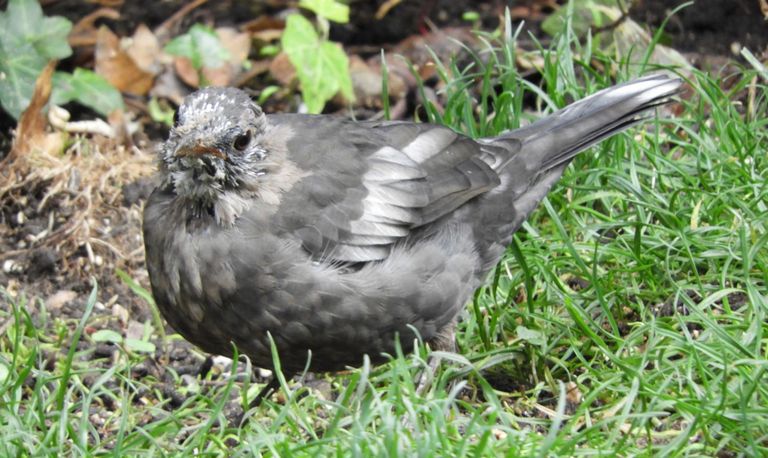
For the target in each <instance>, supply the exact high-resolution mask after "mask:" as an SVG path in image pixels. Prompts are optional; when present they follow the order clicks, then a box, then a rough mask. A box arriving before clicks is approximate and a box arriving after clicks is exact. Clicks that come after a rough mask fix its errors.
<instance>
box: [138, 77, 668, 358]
mask: <svg viewBox="0 0 768 458" xmlns="http://www.w3.org/2000/svg"><path fill="white" fill-rule="evenodd" d="M680 84H681V81H680V80H679V79H677V78H671V77H668V76H664V75H660V74H656V75H650V76H646V77H642V78H639V79H636V80H634V81H631V82H628V83H625V84H621V85H618V86H614V87H611V88H609V89H605V90H603V91H600V92H597V93H596V94H594V95H592V96H589V97H587V98H584V99H582V100H580V101H578V102H576V103H573V104H572V105H570V106H568V107H566V108H564V109H562V110H560V111H557V112H555V113H553V114H551V115H550V116H547V117H545V118H543V119H541V120H539V121H537V122H534V123H532V124H530V125H528V126H526V127H523V128H521V129H517V130H513V131H509V132H506V133H503V134H501V135H499V136H497V137H490V138H480V139H472V138H469V137H467V136H465V135H462V134H461V133H457V132H455V131H453V130H451V129H449V128H447V127H443V126H440V125H434V124H426V123H423V124H419V123H414V122H401V121H368V122H354V121H351V120H347V119H343V118H340V117H333V116H328V115H317V116H313V115H303V114H276V115H265V114H264V113H263V112H262V110H261V108H260V107H259V106H258V105H257V104H256V103H254V102H253V101H252V100H251V98H250V97H249V96H248V95H247V94H246V93H245V92H243V91H241V90H238V89H234V88H206V89H202V90H200V91H197V92H195V93H193V94H191V95H189V96H188V97H187V98H186V99H184V102H183V103H182V104H181V106H180V107H179V109H178V111H177V113H176V119H175V125H174V126H173V128H172V129H171V131H170V136H169V138H168V140H167V141H166V142H165V143H164V144H163V146H162V147H161V149H160V180H161V181H160V185H159V186H158V187H157V189H155V191H154V192H153V193H152V195H151V196H150V197H149V199H148V201H147V203H146V206H145V208H144V223H143V231H144V241H145V248H146V260H147V268H148V270H149V278H150V282H151V284H152V294H153V295H154V298H155V300H156V302H157V305H158V307H159V309H160V311H161V312H162V314H163V315H164V316H165V318H166V319H167V320H168V322H169V323H170V324H171V326H173V327H174V328H175V329H176V330H177V331H178V332H179V333H181V335H183V336H184V337H185V338H187V339H188V340H189V341H191V342H192V343H194V344H195V345H197V346H199V347H200V348H202V349H203V350H205V351H207V352H210V353H216V354H224V355H229V354H231V353H232V350H233V346H232V345H233V344H235V345H236V346H237V348H238V349H239V351H240V352H241V353H244V354H246V355H248V356H249V357H250V359H251V361H252V362H253V363H254V364H255V365H256V366H259V367H272V363H273V361H272V354H271V350H270V336H271V339H272V340H273V342H274V344H275V346H276V349H277V351H278V354H279V357H280V362H281V365H282V369H283V370H284V371H285V372H286V373H295V372H297V371H301V370H303V369H304V368H305V367H308V368H309V369H310V370H312V371H337V370H342V369H345V368H346V367H349V366H359V365H361V364H362V362H363V357H364V355H369V357H370V359H371V361H372V362H373V363H376V362H380V361H383V360H384V359H385V358H386V355H387V354H393V353H394V352H395V348H396V341H397V340H399V345H400V346H401V348H402V349H403V351H405V352H408V351H411V350H412V348H413V345H414V337H415V336H416V335H417V334H418V336H419V337H420V338H421V339H423V340H424V341H425V342H427V343H429V344H430V345H431V347H432V348H433V349H442V350H451V349H453V342H454V329H455V326H456V322H457V318H458V316H459V315H460V312H461V311H462V308H463V307H464V306H465V304H466V303H467V302H468V301H469V300H470V298H471V297H472V294H473V292H474V291H475V289H476V288H478V287H479V286H480V285H481V283H482V282H483V281H484V279H485V277H486V276H487V274H488V272H489V271H490V270H491V269H493V268H494V266H495V265H496V264H497V262H498V261H499V259H500V258H501V256H502V254H503V253H504V251H505V248H506V246H507V245H508V244H509V243H510V241H511V238H512V234H513V233H514V232H515V230H517V229H518V228H519V227H520V225H521V224H522V223H523V221H524V220H525V219H526V218H527V217H528V215H530V213H531V212H532V211H533V210H534V208H535V207H536V206H537V204H538V203H539V202H540V201H541V200H542V199H543V198H544V196H545V195H546V194H547V192H548V191H549V190H550V188H551V187H552V185H553V184H555V182H556V181H557V180H558V179H559V178H560V176H561V175H562V173H563V170H564V169H565V168H566V166H567V165H568V163H569V162H570V161H571V159H573V157H574V156H575V155H576V154H577V153H579V152H580V151H583V150H584V149H586V148H588V147H590V146H592V145H594V144H595V143H597V142H599V141H601V140H603V139H605V138H607V137H610V136H612V135H614V134H616V133H618V132H620V131H622V130H624V129H626V128H627V127H629V126H631V125H633V124H635V123H637V122H639V121H641V120H642V119H645V118H647V117H648V116H649V115H650V112H649V110H650V109H651V108H653V107H656V106H659V105H661V104H664V103H666V102H668V101H669V100H670V97H671V96H673V95H674V94H676V93H677V91H678V89H679V87H680Z"/></svg>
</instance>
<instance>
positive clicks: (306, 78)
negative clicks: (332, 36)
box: [282, 14, 354, 113]
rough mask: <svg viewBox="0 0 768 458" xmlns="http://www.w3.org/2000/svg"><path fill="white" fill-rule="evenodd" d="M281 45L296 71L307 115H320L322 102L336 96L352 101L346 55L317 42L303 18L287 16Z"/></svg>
mask: <svg viewBox="0 0 768 458" xmlns="http://www.w3.org/2000/svg"><path fill="white" fill-rule="evenodd" d="M282 45H283V50H284V51H285V53H286V54H287V55H288V58H289V59H290V61H291V63H292V64H293V66H294V67H296V73H297V75H298V77H299V82H300V83H301V91H302V95H303V96H304V103H306V105H307V110H308V111H309V112H310V113H320V112H321V111H322V109H323V106H324V105H325V102H326V101H328V100H329V99H330V98H331V97H333V96H334V95H336V94H337V93H339V92H341V93H342V95H344V97H346V98H347V99H348V100H352V99H354V94H353V92H352V80H351V79H350V76H349V60H348V59H347V55H346V54H344V51H343V50H342V49H341V48H340V47H339V46H338V45H336V44H335V43H331V42H328V41H324V40H321V39H320V37H319V36H318V34H317V32H316V31H315V29H314V27H312V24H311V23H310V22H309V21H308V20H307V19H305V18H304V17H303V16H301V15H299V14H292V15H290V16H288V20H287V21H286V25H285V31H284V32H283V37H282Z"/></svg>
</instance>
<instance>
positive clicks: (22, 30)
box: [0, 0, 72, 119]
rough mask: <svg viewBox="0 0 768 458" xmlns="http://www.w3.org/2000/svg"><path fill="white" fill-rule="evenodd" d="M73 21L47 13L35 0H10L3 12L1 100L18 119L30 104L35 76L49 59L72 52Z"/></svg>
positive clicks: (4, 106)
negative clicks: (44, 13)
mask: <svg viewBox="0 0 768 458" xmlns="http://www.w3.org/2000/svg"><path fill="white" fill-rule="evenodd" d="M71 29H72V23H71V22H69V21H68V20H67V19H65V18H63V17H58V16H56V17H45V16H43V10H42V8H40V5H39V4H38V3H37V1H36V0H11V1H10V2H9V3H8V8H7V9H6V10H5V11H3V12H2V13H0V30H2V33H0V104H2V106H3V108H4V109H5V111H7V112H8V113H9V114H10V115H11V116H13V117H14V118H16V119H18V118H19V116H21V113H22V112H23V111H24V110H25V109H26V108H27V106H28V105H29V100H30V98H31V97H32V92H33V91H34V87H35V80H36V79H37V77H38V75H39V74H40V72H41V71H42V69H43V67H45V65H46V64H47V63H48V60H50V59H61V58H64V57H67V56H69V55H70V54H72V49H71V48H70V47H69V44H68V42H67V35H68V34H69V32H70V30H71Z"/></svg>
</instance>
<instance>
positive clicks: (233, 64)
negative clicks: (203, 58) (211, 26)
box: [203, 27, 251, 86]
mask: <svg viewBox="0 0 768 458" xmlns="http://www.w3.org/2000/svg"><path fill="white" fill-rule="evenodd" d="M216 35H218V36H219V40H220V41H221V45H222V46H223V47H224V49H226V50H227V51H228V52H229V60H228V61H227V62H226V63H225V64H224V65H222V66H221V67H218V68H203V75H204V76H205V79H206V80H207V81H208V84H210V85H211V86H229V85H231V83H232V81H233V80H234V78H235V76H237V75H238V74H239V73H240V72H241V71H242V69H243V63H244V62H245V61H246V60H247V59H248V53H249V52H250V51H251V36H250V35H249V34H247V33H244V32H238V31H237V30H235V29H233V28H231V27H219V28H217V29H216Z"/></svg>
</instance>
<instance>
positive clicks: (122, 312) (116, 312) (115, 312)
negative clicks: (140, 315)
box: [112, 304, 129, 326]
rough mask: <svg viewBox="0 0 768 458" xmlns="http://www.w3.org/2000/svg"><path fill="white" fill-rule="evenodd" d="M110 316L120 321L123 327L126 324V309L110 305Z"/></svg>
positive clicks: (127, 314)
mask: <svg viewBox="0 0 768 458" xmlns="http://www.w3.org/2000/svg"><path fill="white" fill-rule="evenodd" d="M112 316H114V317H117V319H118V320H120V323H121V324H122V325H123V326H125V324H126V323H128V317H129V313H128V309H126V308H125V307H123V306H122V305H120V304H114V305H112Z"/></svg>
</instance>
